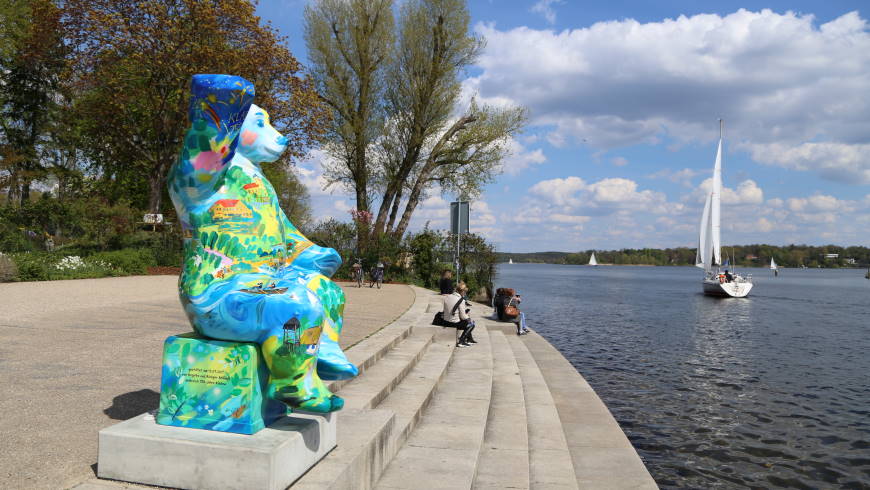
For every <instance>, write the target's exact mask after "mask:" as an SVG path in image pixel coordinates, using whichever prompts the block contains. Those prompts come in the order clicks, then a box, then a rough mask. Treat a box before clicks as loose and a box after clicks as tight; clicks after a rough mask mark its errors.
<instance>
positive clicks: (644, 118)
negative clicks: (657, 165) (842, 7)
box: [466, 3, 870, 183]
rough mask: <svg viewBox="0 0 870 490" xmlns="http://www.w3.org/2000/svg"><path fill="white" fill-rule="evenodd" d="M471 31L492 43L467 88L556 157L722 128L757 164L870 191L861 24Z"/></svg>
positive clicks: (754, 17) (698, 23)
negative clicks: (521, 123)
mask: <svg viewBox="0 0 870 490" xmlns="http://www.w3.org/2000/svg"><path fill="white" fill-rule="evenodd" d="M544 7H549V4H544V3H542V5H541V9H544ZM476 30H477V32H478V33H479V34H481V35H482V36H484V37H485V38H486V39H487V41H488V44H487V49H486V52H485V53H484V55H483V56H482V57H481V58H480V61H479V63H478V65H479V67H480V68H481V69H482V72H481V73H480V74H479V75H477V76H476V77H473V78H471V79H469V80H468V81H467V83H466V85H467V86H468V87H469V88H471V89H473V90H474V91H475V92H476V93H478V94H479V97H480V99H481V100H484V101H487V102H497V103H500V104H521V105H524V106H527V107H529V108H530V109H531V112H532V114H533V115H534V119H533V120H532V122H533V124H536V125H541V126H545V127H548V128H549V129H550V132H549V134H547V135H546V137H547V139H548V141H549V142H550V143H551V144H554V145H556V146H564V145H568V144H572V143H578V144H585V145H589V146H592V147H596V148H604V149H607V148H614V147H619V146H626V145H634V144H639V143H657V142H658V141H660V138H661V137H662V136H668V137H670V138H672V139H674V140H676V141H677V142H690V141H709V140H712V139H714V138H715V137H716V134H717V130H718V127H717V125H716V123H715V120H716V118H717V117H720V116H721V117H724V118H725V119H726V121H727V123H728V126H727V133H726V135H727V137H728V138H729V141H732V142H734V143H736V144H737V147H738V148H744V149H747V150H748V151H750V152H751V154H752V155H753V158H757V159H758V160H759V161H761V162H764V163H770V164H775V165H782V166H785V167H788V168H794V169H800V170H813V171H819V172H820V173H821V174H822V175H823V176H824V177H825V178H830V179H836V180H840V181H847V180H848V181H851V182H854V183H867V182H870V163H868V162H870V160H868V159H867V158H863V155H867V154H868V151H867V150H868V148H867V146H868V145H870V97H867V96H866V94H867V92H868V88H870V70H868V66H870V33H868V29H867V22H866V21H865V20H864V19H862V18H861V17H860V15H859V14H858V13H857V12H851V13H847V14H844V15H842V16H841V17H839V18H837V19H834V20H832V21H831V22H828V23H825V24H821V25H818V24H816V23H815V19H814V18H813V16H812V15H802V14H796V13H793V12H786V13H782V14H780V13H775V12H772V11H770V10H762V11H760V12H750V11H747V10H743V9H741V10H738V11H737V12H734V13H732V14H729V15H725V16H719V15H715V14H703V15H695V16H692V17H685V16H680V17H678V18H676V19H665V20H663V21H661V22H650V23H639V22H637V21H635V20H633V19H625V20H619V21H607V22H598V23H596V24H593V25H591V26H589V27H585V28H578V29H571V30H563V31H560V32H557V31H552V30H536V29H530V28H528V27H518V28H514V29H510V30H499V29H497V28H496V27H495V25H494V24H478V25H477V27H476ZM614 60H618V62H615V61H614ZM777 145H779V146H777Z"/></svg>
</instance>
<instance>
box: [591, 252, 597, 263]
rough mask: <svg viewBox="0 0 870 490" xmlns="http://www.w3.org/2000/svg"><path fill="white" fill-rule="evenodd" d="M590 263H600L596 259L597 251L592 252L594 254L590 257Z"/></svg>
mask: <svg viewBox="0 0 870 490" xmlns="http://www.w3.org/2000/svg"><path fill="white" fill-rule="evenodd" d="M589 265H598V261H597V260H595V252H592V256H591V257H589Z"/></svg>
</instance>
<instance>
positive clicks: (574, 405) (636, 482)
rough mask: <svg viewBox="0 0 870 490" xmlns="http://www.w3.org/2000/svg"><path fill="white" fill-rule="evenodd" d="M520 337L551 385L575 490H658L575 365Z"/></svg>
mask: <svg viewBox="0 0 870 490" xmlns="http://www.w3.org/2000/svg"><path fill="white" fill-rule="evenodd" d="M522 339H523V343H524V344H525V345H526V347H527V348H528V350H529V352H531V353H532V355H533V356H534V358H535V362H536V363H537V364H538V366H539V367H540V369H541V373H542V374H543V377H544V381H545V382H546V383H547V385H548V386H549V387H550V393H551V394H552V396H553V401H554V402H555V404H556V409H557V410H558V412H559V418H560V420H561V421H562V429H563V431H564V432H565V437H566V439H567V441H568V449H569V451H570V452H571V456H572V459H573V462H574V472H575V474H576V475H577V484H578V485H579V486H580V488H605V487H606V488H634V489H655V488H658V486H657V485H656V482H655V480H653V478H652V476H650V474H649V471H648V470H647V469H646V466H644V464H643V461H642V460H641V459H640V456H638V454H637V451H636V450H635V449H634V447H633V446H632V445H631V442H629V440H628V438H627V437H626V436H625V434H624V433H623V432H622V429H621V428H620V427H619V424H618V423H617V422H616V420H615V419H614V418H613V415H612V414H611V413H610V411H609V410H608V409H607V406H606V405H605V404H604V402H602V401H601V399H600V398H599V397H598V395H597V394H596V393H595V391H594V390H593V389H592V387H591V386H589V384H588V383H587V382H586V380H585V379H583V376H581V375H580V373H578V372H577V370H576V369H574V366H572V365H571V363H570V362H569V361H568V360H567V359H565V357H564V356H562V354H561V353H559V351H558V350H556V348H555V347H553V346H552V345H551V344H550V343H549V342H547V341H546V340H545V339H544V338H543V337H541V336H540V335H538V334H536V333H532V334H529V335H528V336H525V337H523V338H522Z"/></svg>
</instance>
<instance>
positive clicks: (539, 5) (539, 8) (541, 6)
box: [529, 0, 564, 24]
mask: <svg viewBox="0 0 870 490" xmlns="http://www.w3.org/2000/svg"><path fill="white" fill-rule="evenodd" d="M563 1H564V0H538V1H537V2H535V4H534V5H532V8H531V9H529V10H531V11H532V12H535V13H537V14H541V15H543V16H544V18H545V19H547V22H549V23H550V24H555V23H556V11H555V10H554V9H553V6H554V5H559V4H560V3H562V2H563Z"/></svg>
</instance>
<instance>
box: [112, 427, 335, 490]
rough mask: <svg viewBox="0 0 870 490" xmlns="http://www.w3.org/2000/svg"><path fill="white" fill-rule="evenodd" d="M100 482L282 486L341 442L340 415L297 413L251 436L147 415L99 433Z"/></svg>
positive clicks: (200, 485)
mask: <svg viewBox="0 0 870 490" xmlns="http://www.w3.org/2000/svg"><path fill="white" fill-rule="evenodd" d="M99 442H100V444H99V463H98V467H97V474H98V476H99V477H100V478H108V479H112V480H122V481H128V482H137V483H146V484H149V485H158V486H164V487H178V488H197V489H223V488H250V489H255V488H256V489H260V488H262V489H283V488H286V487H287V486H289V485H290V484H291V483H293V482H294V481H296V479H298V478H299V477H300V476H301V475H302V474H304V473H305V472H306V471H308V469H309V468H311V467H312V466H313V465H314V464H316V463H317V462H318V461H319V460H320V459H321V458H323V457H324V456H326V454H327V453H328V452H329V451H331V450H332V449H333V448H334V447H335V445H336V415H335V414H326V415H320V414H303V413H294V414H292V415H290V416H287V417H284V418H281V419H279V420H278V421H276V422H275V423H273V424H272V425H270V426H269V427H266V428H265V429H263V430H261V431H259V432H257V433H256V434H253V435H244V434H232V433H226V432H216V431H209V430H200V429H189V428H183V427H172V426H165V425H159V424H157V423H156V422H155V421H154V416H153V415H151V414H148V413H145V414H142V415H140V416H138V417H135V418H132V419H130V420H127V421H124V422H121V423H120V424H116V425H113V426H111V427H107V428H105V429H103V430H101V431H100V434H99Z"/></svg>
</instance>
